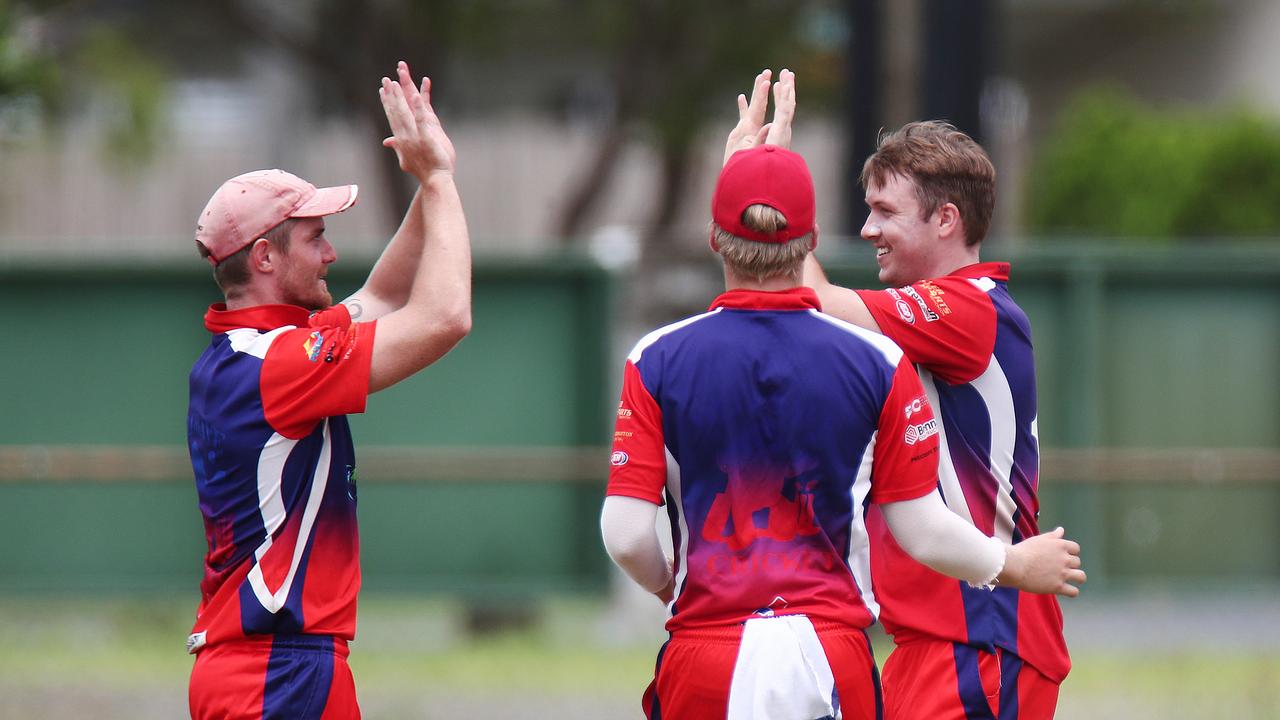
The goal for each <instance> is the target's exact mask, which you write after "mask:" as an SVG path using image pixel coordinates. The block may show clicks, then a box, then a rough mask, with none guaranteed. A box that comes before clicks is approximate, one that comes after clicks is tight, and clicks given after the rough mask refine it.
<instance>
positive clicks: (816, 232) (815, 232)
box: [809, 222, 820, 252]
mask: <svg viewBox="0 0 1280 720" xmlns="http://www.w3.org/2000/svg"><path fill="white" fill-rule="evenodd" d="M819 230H820V228H819V227H818V223H816V222H815V223H814V224H813V245H812V246H810V247H809V252H813V251H814V250H817V249H818V235H819V234H820V233H819Z"/></svg>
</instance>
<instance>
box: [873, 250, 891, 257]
mask: <svg viewBox="0 0 1280 720" xmlns="http://www.w3.org/2000/svg"><path fill="white" fill-rule="evenodd" d="M888 254H889V248H887V247H878V248H876V257H877V258H882V257H884V256H885V255H888Z"/></svg>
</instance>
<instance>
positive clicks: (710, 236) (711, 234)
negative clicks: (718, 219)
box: [707, 223, 720, 255]
mask: <svg viewBox="0 0 1280 720" xmlns="http://www.w3.org/2000/svg"><path fill="white" fill-rule="evenodd" d="M707 244H708V245H710V246H711V252H713V253H715V254H717V255H719V254H720V243H718V242H716V226H715V224H714V223H712V225H711V227H710V228H709V229H708V230H707Z"/></svg>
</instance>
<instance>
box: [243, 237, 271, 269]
mask: <svg viewBox="0 0 1280 720" xmlns="http://www.w3.org/2000/svg"><path fill="white" fill-rule="evenodd" d="M274 263H275V257H274V256H273V253H272V247H271V243H270V242H268V241H267V239H266V238H258V239H257V240H254V241H253V244H252V245H250V246H249V268H250V269H252V270H255V271H257V272H265V273H269V272H275V264H274Z"/></svg>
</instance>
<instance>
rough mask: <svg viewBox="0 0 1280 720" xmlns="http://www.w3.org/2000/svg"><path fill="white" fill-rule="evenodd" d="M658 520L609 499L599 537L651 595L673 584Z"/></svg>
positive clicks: (650, 510) (645, 508) (636, 505)
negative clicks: (601, 537) (659, 535)
mask: <svg viewBox="0 0 1280 720" xmlns="http://www.w3.org/2000/svg"><path fill="white" fill-rule="evenodd" d="M657 518H658V506H657V505H654V504H653V503H651V502H649V501H647V500H640V499H639V498H633V497H626V496H623V495H610V496H609V497H606V498H605V499H604V509H603V510H602V511H601V513H600V533H601V535H602V536H603V537H604V549H605V550H606V551H607V552H608V553H609V557H611V558H613V562H614V563H616V564H617V566H618V567H620V568H622V569H623V571H624V572H626V573H627V575H629V576H630V577H631V579H632V580H635V581H636V583H637V584H638V585H640V587H642V588H644V589H645V590H648V591H649V592H651V593H656V592H658V591H659V590H661V589H662V588H664V587H666V585H667V583H668V582H669V581H670V580H671V563H670V562H669V561H668V560H667V556H666V553H664V552H663V551H662V546H661V545H659V544H658V530H657V527H656V526H655V525H654V523H655V521H656V520H657ZM957 520H959V518H957ZM961 522H963V521H961ZM975 532H976V531H975Z"/></svg>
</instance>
